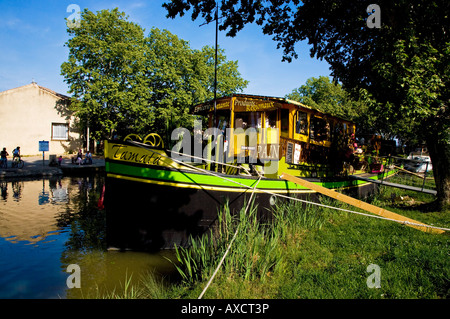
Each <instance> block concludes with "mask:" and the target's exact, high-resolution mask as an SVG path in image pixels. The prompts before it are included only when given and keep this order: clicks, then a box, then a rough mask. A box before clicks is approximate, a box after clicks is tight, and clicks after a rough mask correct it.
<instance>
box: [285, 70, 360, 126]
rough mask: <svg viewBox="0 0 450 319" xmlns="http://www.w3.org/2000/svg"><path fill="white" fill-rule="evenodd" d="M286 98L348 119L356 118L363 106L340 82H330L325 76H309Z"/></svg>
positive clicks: (353, 119)
mask: <svg viewBox="0 0 450 319" xmlns="http://www.w3.org/2000/svg"><path fill="white" fill-rule="evenodd" d="M286 98H288V99H291V100H294V101H298V102H301V103H303V104H305V105H308V106H311V107H313V108H315V109H318V110H320V111H322V112H324V113H328V114H331V115H334V116H338V117H341V118H346V119H348V120H350V121H356V120H358V117H359V115H360V114H361V108H362V107H364V106H363V105H362V103H360V102H359V101H355V100H353V99H352V98H351V96H350V94H349V93H348V92H347V91H345V90H344V89H343V88H342V85H341V84H339V83H336V82H332V81H331V80H330V78H329V77H327V76H319V77H318V78H314V77H312V78H309V79H308V80H306V83H305V84H304V85H302V86H300V87H299V88H297V89H294V90H293V91H292V92H291V93H290V94H287V95H286Z"/></svg>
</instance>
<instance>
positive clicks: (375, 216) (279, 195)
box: [133, 141, 450, 231]
mask: <svg viewBox="0 0 450 319" xmlns="http://www.w3.org/2000/svg"><path fill="white" fill-rule="evenodd" d="M133 142H134V141H133ZM139 144H140V143H136V145H137V146H139V147H144V146H140V145H139ZM144 148H145V149H147V150H149V151H151V152H153V153H157V154H158V155H160V156H162V157H166V158H168V159H170V160H172V161H174V162H176V163H178V164H181V165H184V166H186V167H189V168H192V169H195V170H198V171H200V172H203V173H206V174H209V175H211V176H215V177H218V178H221V179H224V180H226V181H229V182H231V183H235V184H238V185H240V186H243V187H245V188H248V189H252V187H251V186H249V185H245V184H242V183H240V182H238V181H234V180H232V179H229V178H226V177H224V176H220V175H218V174H215V173H213V172H211V171H208V170H205V169H202V168H200V167H195V166H193V165H189V164H187V163H184V162H182V161H178V160H176V159H173V158H171V157H169V156H167V155H163V154H161V153H158V152H156V151H153V150H152V149H149V148H146V147H144ZM260 178H261V177H260ZM259 191H260V192H263V193H266V194H269V195H273V196H278V197H282V198H286V199H290V200H294V201H299V202H302V203H306V204H311V205H316V206H319V207H324V208H330V209H334V210H339V211H343V212H347V213H352V214H357V215H362V216H367V217H372V218H378V219H383V220H388V221H393V222H396V223H400V224H404V225H414V226H420V227H428V228H434V229H439V230H444V231H450V228H443V227H437V226H431V225H426V224H417V223H412V222H409V221H401V220H396V219H392V218H388V217H383V216H377V215H370V214H366V213H361V212H356V211H352V210H349V209H345V208H339V207H334V206H329V205H325V204H321V203H316V202H311V201H307V200H304V199H300V198H295V197H290V196H286V195H283V194H277V193H272V192H270V191H266V190H264V189H259Z"/></svg>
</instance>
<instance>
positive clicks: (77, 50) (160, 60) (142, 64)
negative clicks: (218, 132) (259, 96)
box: [61, 9, 248, 139]
mask: <svg viewBox="0 0 450 319" xmlns="http://www.w3.org/2000/svg"><path fill="white" fill-rule="evenodd" d="M67 31H68V33H69V35H70V36H71V38H70V39H69V40H68V41H67V43H66V45H67V47H68V48H69V56H68V61H66V62H64V63H63V64H62V65H61V73H62V75H63V76H64V78H65V81H66V83H68V84H69V93H71V94H72V103H71V108H72V109H73V110H74V111H75V112H76V114H77V115H78V117H79V119H80V124H81V126H82V128H85V127H86V126H88V125H89V127H90V132H91V136H92V137H94V138H96V139H102V138H111V137H112V136H113V135H115V134H118V135H119V136H125V135H126V134H128V133H137V134H141V135H142V134H147V133H150V132H157V133H159V134H160V135H161V136H166V134H167V131H168V130H169V129H171V128H173V127H177V126H180V125H182V126H184V127H188V128H189V127H190V126H192V123H191V122H192V121H193V119H192V117H191V116H189V115H188V111H189V108H190V107H191V106H192V104H195V103H200V102H204V101H205V100H207V99H210V98H212V96H213V93H212V89H211V88H212V85H213V83H214V80H213V79H214V60H213V59H214V49H213V48H211V47H207V46H206V47H203V48H202V49H201V50H194V49H191V48H190V47H189V43H188V42H187V41H184V40H182V39H179V38H178V37H177V36H176V35H174V34H171V33H170V32H169V31H167V30H159V29H156V28H153V29H152V30H151V31H150V32H149V35H148V36H144V29H143V28H142V27H140V26H139V25H137V24H135V23H133V22H130V21H128V17H127V16H126V15H125V13H123V12H119V11H118V9H113V10H102V11H99V12H97V13H93V12H91V11H89V10H87V9H85V10H84V12H83V13H82V14H81V21H80V26H79V27H78V28H68V29H67ZM218 79H219V81H218V93H219V94H230V93H234V92H239V91H242V90H243V89H244V88H245V87H246V86H247V84H248V82H247V81H245V80H244V79H242V77H241V75H240V73H239V71H238V64H237V61H228V60H227V59H226V56H225V54H224V51H223V50H219V54H218Z"/></svg>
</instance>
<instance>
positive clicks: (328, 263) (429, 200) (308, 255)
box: [108, 182, 450, 299]
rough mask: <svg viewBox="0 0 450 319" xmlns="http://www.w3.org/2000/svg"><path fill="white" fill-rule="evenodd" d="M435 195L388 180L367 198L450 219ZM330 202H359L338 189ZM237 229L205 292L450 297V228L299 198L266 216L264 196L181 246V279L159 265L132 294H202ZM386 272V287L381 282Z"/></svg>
mask: <svg viewBox="0 0 450 319" xmlns="http://www.w3.org/2000/svg"><path fill="white" fill-rule="evenodd" d="M427 183H428V182H427ZM429 187H432V185H429ZM433 200H434V198H433V196H431V195H427V194H422V193H414V192H408V191H404V190H400V189H396V188H387V187H381V188H380V190H379V192H378V194H377V195H376V196H373V197H371V198H368V199H367V201H369V202H371V203H372V204H374V205H377V206H380V207H383V208H386V209H389V210H391V211H393V212H396V213H399V214H402V215H405V216H408V217H410V218H413V219H416V220H419V221H421V222H424V223H427V224H430V225H435V226H440V227H448V226H449V224H450V223H449V217H448V211H436V210H435V209H434V205H433ZM321 202H322V203H324V204H327V205H330V206H334V207H340V208H346V209H350V210H353V207H350V206H348V205H346V204H343V203H340V202H337V201H334V200H331V199H329V198H322V199H321ZM235 234H236V238H235V240H234V242H233V243H232V245H231V249H230V250H229V253H228V255H227V257H226V258H225V260H224V262H223V265H222V266H221V267H220V268H219V271H218V273H217V275H216V277H215V278H214V280H213V281H212V283H211V285H210V286H209V288H208V290H207V291H206V293H205V295H204V298H230V299H233V298H242V299H247V298H250V299H251V298H288V299H297V298H301V299H305V298H314V299H316V298H317V299H322V298H331V299H334V298H339V299H346V298H350V299H358V298H370V299H395V298H425V299H439V298H449V288H450V284H449V278H450V260H449V249H448V245H449V237H448V233H445V234H442V235H434V234H429V233H424V232H421V231H419V230H416V229H413V228H411V227H407V226H404V225H401V224H398V223H394V222H391V221H385V220H380V219H375V218H370V217H366V216H361V215H355V214H351V213H347V212H342V211H337V210H333V209H329V208H323V207H318V206H315V205H304V204H302V203H299V202H289V203H280V204H278V205H277V207H276V208H275V209H274V218H273V220H272V221H270V222H265V223H259V222H257V219H256V209H255V207H254V206H252V207H251V208H250V209H249V211H248V212H247V214H244V213H243V210H242V211H241V212H240V214H237V215H234V216H232V215H231V214H230V212H229V210H228V208H227V206H225V207H224V208H223V209H222V210H221V213H220V219H219V223H218V227H217V228H216V229H215V230H214V234H213V236H210V237H207V236H204V237H202V238H199V239H196V240H193V241H192V246H191V247H190V248H189V249H183V248H177V253H176V255H177V259H178V260H177V261H176V262H175V263H176V265H177V267H178V271H179V273H180V281H178V282H177V283H175V284H171V285H167V283H164V281H162V280H155V279H154V277H153V276H151V275H150V276H148V277H147V278H146V279H145V280H144V281H143V283H144V284H143V285H142V286H141V287H139V288H136V289H135V290H133V292H134V293H133V295H132V296H129V297H131V298H177V299H178V298H197V297H198V296H199V295H200V294H201V293H202V291H203V289H204V288H205V286H206V284H207V282H208V280H209V279H210V278H211V276H212V275H213V272H214V270H215V269H216V267H217V265H218V263H219V260H220V259H221V258H222V256H223V254H224V252H225V251H226V249H227V247H228V245H229V243H230V241H231V240H232V238H233V236H234V235H235ZM370 265H376V267H378V269H379V273H378V274H379V276H377V277H374V276H375V275H376V274H375V273H374V270H373V268H370V267H369V266H370ZM368 267H369V268H368ZM371 267H373V266H371ZM376 278H377V279H379V284H380V286H381V287H380V288H371V287H373V283H375V282H376V280H375V279H376ZM108 297H117V296H108ZM125 297H126V296H125Z"/></svg>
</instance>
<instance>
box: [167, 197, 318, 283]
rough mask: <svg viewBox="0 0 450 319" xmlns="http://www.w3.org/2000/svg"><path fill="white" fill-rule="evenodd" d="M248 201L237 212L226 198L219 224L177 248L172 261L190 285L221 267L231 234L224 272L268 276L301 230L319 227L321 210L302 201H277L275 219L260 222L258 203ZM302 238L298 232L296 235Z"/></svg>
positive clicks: (251, 278)
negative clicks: (233, 210) (185, 245)
mask: <svg viewBox="0 0 450 319" xmlns="http://www.w3.org/2000/svg"><path fill="white" fill-rule="evenodd" d="M248 205H250V207H249V209H248V211H247V213H245V211H246V205H244V207H243V208H242V209H241V210H240V211H239V212H238V213H235V214H233V212H231V211H230V209H229V205H228V203H226V204H225V205H224V206H223V207H222V208H221V209H220V210H219V212H218V219H217V224H216V226H215V227H214V228H213V229H212V230H211V231H210V232H209V233H208V234H205V235H204V236H202V237H199V238H195V239H194V238H191V239H190V245H189V247H187V248H184V247H175V255H176V259H177V262H176V263H174V265H175V267H176V268H177V270H178V272H179V274H180V276H181V278H182V280H183V281H184V282H185V283H187V284H192V283H194V282H196V281H204V280H207V279H208V278H209V277H210V276H211V275H212V273H213V271H214V270H215V268H216V267H217V265H218V263H219V260H220V259H221V258H222V256H223V254H224V253H225V251H226V249H227V247H228V245H229V243H230V241H231V239H232V238H233V236H234V235H235V234H236V239H235V241H234V242H233V245H232V247H231V249H230V251H229V253H228V255H227V257H226V259H225V261H224V262H223V265H222V269H221V273H222V276H225V277H229V278H234V277H240V278H242V279H243V280H248V281H254V280H260V281H264V280H265V279H266V278H268V277H269V276H270V274H271V273H273V272H276V271H277V269H278V268H279V267H282V265H283V260H284V259H285V258H286V247H287V244H288V242H289V241H292V240H295V237H296V234H297V233H298V232H299V231H302V230H304V229H308V228H321V227H322V225H323V224H324V222H325V219H324V218H323V216H322V210H321V209H317V207H312V205H309V204H306V205H305V204H304V203H300V202H281V203H279V204H277V205H275V206H274V208H273V211H272V212H271V213H272V216H273V218H271V219H270V221H266V222H262V221H261V220H259V219H258V216H257V208H258V207H257V205H255V203H254V202H250V203H248ZM297 239H298V236H297Z"/></svg>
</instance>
